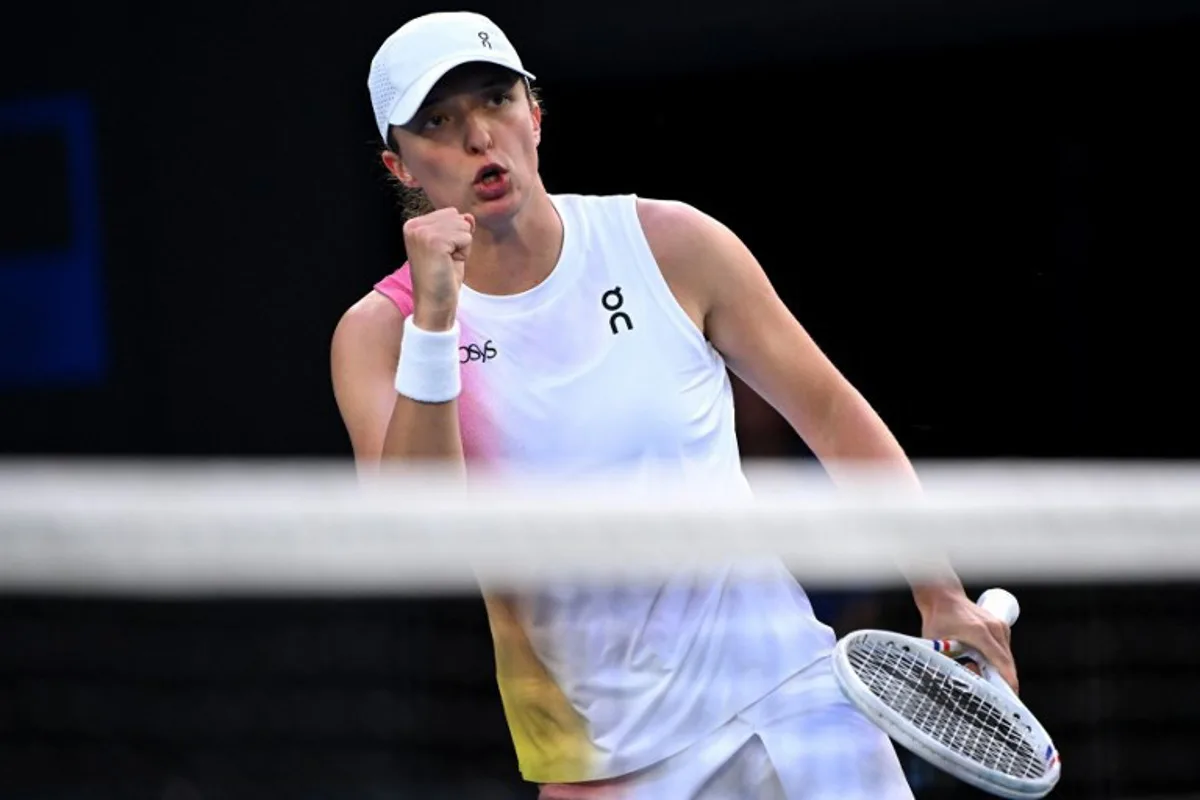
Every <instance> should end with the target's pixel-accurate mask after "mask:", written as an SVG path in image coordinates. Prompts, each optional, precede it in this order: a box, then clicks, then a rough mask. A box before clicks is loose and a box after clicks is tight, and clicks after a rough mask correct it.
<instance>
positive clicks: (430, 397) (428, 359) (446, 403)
mask: <svg viewBox="0 0 1200 800" xmlns="http://www.w3.org/2000/svg"><path fill="white" fill-rule="evenodd" d="M458 341H459V339H458V326H457V324H456V323H455V321H454V317H453V314H452V312H446V313H443V314H441V315H439V316H430V315H428V314H427V315H425V316H423V317H422V316H419V315H416V314H415V315H414V316H413V317H410V318H409V319H407V320H406V321H405V327H404V335H403V337H402V341H401V345H400V361H399V363H398V365H397V368H396V404H395V406H394V407H393V408H392V416H391V419H390V420H389V422H388V429H387V435H386V436H385V438H384V442H383V454H382V455H383V459H384V460H385V461H388V460H410V461H412V460H421V461H426V462H435V463H436V462H440V463H442V464H446V465H456V466H461V465H462V463H463V445H462V432H461V431H460V429H459V421H458V419H459V418H458V395H459V393H460V392H461V391H462V378H461V374H460V372H459V370H460V369H461V367H460V364H459V360H458Z"/></svg>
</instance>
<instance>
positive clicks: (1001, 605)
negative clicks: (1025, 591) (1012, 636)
mask: <svg viewBox="0 0 1200 800" xmlns="http://www.w3.org/2000/svg"><path fill="white" fill-rule="evenodd" d="M976 602H977V603H978V605H979V606H980V607H981V608H982V609H983V610H984V611H987V612H988V613H989V614H991V615H992V616H994V617H997V618H999V619H1002V620H1004V623H1005V624H1006V625H1008V626H1010V627H1011V626H1012V625H1013V624H1014V623H1015V622H1016V621H1017V617H1019V616H1020V615H1021V604H1020V603H1018V602H1017V598H1015V597H1013V595H1012V593H1011V592H1007V591H1005V590H1004V589H988V590H987V591H986V592H984V593H983V594H981V595H979V600H978V601H976Z"/></svg>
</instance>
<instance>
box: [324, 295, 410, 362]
mask: <svg viewBox="0 0 1200 800" xmlns="http://www.w3.org/2000/svg"><path fill="white" fill-rule="evenodd" d="M403 330H404V316H403V315H402V314H401V313H400V309H398V308H396V304H395V303H393V302H392V301H391V300H389V299H388V298H386V297H384V296H383V295H382V294H380V293H379V292H375V291H372V292H368V293H367V294H366V295H364V296H363V297H362V298H361V299H359V300H358V301H357V302H355V303H354V305H352V306H350V307H349V308H348V309H346V311H345V313H343V314H342V317H341V319H340V320H338V324H337V327H335V328H334V331H333V342H332V349H333V358H334V360H335V361H337V360H340V359H343V358H355V357H358V356H361V355H362V353H363V351H364V350H366V351H375V350H377V349H378V348H384V349H385V350H386V351H394V352H395V354H396V355H397V356H399V353H400V336H401V334H402V333H403Z"/></svg>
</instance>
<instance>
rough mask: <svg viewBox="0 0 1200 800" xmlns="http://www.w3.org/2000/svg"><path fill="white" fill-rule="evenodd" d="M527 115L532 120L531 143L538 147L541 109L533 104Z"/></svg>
mask: <svg viewBox="0 0 1200 800" xmlns="http://www.w3.org/2000/svg"><path fill="white" fill-rule="evenodd" d="M529 115H530V117H532V119H533V143H534V144H535V145H540V144H541V143H542V107H541V106H540V105H538V104H537V103H534V104H533V108H531V109H530V111H529Z"/></svg>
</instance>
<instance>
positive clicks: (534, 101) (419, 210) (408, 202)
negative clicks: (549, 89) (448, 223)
mask: <svg viewBox="0 0 1200 800" xmlns="http://www.w3.org/2000/svg"><path fill="white" fill-rule="evenodd" d="M524 84H525V96H526V97H528V98H529V106H530V108H539V109H542V114H543V115H544V114H545V113H546V112H545V109H544V108H543V106H542V96H541V92H540V91H539V90H538V89H535V88H534V87H533V86H531V85H530V83H529V81H528V80H525V81H524ZM392 127H395V126H392ZM383 149H384V150H385V151H388V150H390V151H391V152H393V153H395V154H396V155H400V145H399V143H398V142H397V141H396V138H395V136H394V135H393V133H392V128H391V127H389V128H388V137H387V144H386V145H385V146H384V148H383ZM388 180H390V181H391V182H392V185H393V186H395V187H396V194H397V200H398V204H399V206H400V209H401V211H402V212H403V214H404V218H405V219H406V220H407V219H412V218H413V217H420V216H422V215H424V214H428V213H430V212H431V211H435V210H436V209H435V208H434V207H433V203H432V201H430V199H429V196H428V195H427V194H425V191H424V190H423V189H410V188H408V187H407V186H405V185H404V184H403V183H401V182H400V181H399V179H397V178H396V176H395V175H393V174H392V173H391V172H390V171H389V172H388Z"/></svg>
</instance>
